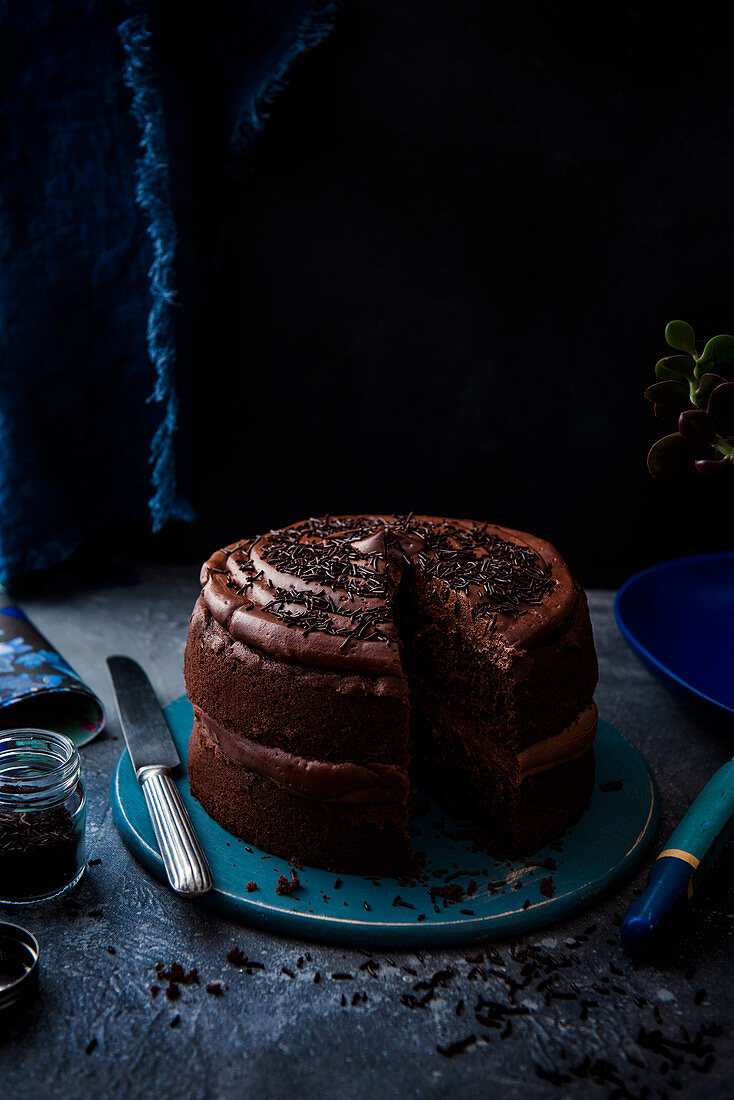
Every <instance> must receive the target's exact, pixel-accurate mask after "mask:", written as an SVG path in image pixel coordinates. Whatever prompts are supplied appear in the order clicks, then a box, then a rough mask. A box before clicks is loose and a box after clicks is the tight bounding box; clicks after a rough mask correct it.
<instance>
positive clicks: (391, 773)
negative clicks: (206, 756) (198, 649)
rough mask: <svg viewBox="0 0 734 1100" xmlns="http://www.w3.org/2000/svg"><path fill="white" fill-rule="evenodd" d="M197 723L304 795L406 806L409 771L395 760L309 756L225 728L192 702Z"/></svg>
mask: <svg viewBox="0 0 734 1100" xmlns="http://www.w3.org/2000/svg"><path fill="white" fill-rule="evenodd" d="M194 726H195V728H198V731H199V735H200V737H201V738H202V740H204V741H208V742H209V743H211V744H212V745H213V746H215V747H216V748H218V749H219V750H220V751H221V752H222V753H223V754H224V756H225V757H227V758H228V759H229V760H230V761H232V762H233V763H236V764H239V765H241V766H242V767H245V768H247V769H248V771H252V772H257V774H258V775H262V776H265V777H266V778H267V779H270V780H272V782H273V783H276V784H277V785H278V786H279V787H282V788H283V789H285V790H287V791H289V792H290V793H291V794H294V795H298V796H299V797H300V798H307V799H311V800H313V801H316V802H335V803H340V804H342V805H356V804H361V803H381V802H392V803H397V804H398V805H405V804H406V803H407V801H408V794H409V791H410V780H409V778H408V773H407V772H406V771H405V770H404V769H403V768H400V767H398V765H396V764H349V763H344V764H335V763H332V762H329V761H322V760H309V759H307V758H306V757H303V756H297V755H295V754H293V753H289V752H284V751H283V750H282V749H276V748H272V747H270V746H268V745H263V744H261V743H260V742H258V741H253V740H251V739H250V738H248V737H246V736H245V735H244V734H241V733H234V732H233V731H232V730H228V729H225V728H224V726H221V725H220V724H219V723H218V722H215V721H214V719H213V718H210V717H209V715H208V714H205V713H204V711H203V710H201V708H200V707H194Z"/></svg>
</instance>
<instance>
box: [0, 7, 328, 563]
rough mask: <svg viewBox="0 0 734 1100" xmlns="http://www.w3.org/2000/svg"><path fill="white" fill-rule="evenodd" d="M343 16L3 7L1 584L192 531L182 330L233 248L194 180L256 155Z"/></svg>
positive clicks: (212, 200)
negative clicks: (122, 541)
mask: <svg viewBox="0 0 734 1100" xmlns="http://www.w3.org/2000/svg"><path fill="white" fill-rule="evenodd" d="M335 7H336V5H335V4H332V3H308V2H305V0H251V2H250V3H247V2H246V0H241V2H239V3H234V2H233V0H216V2H214V3H212V4H208V5H201V6H196V7H194V6H193V5H181V4H176V3H171V2H158V3H155V2H152V0H150V2H147V3H146V2H139V0H132V2H129V3H125V2H123V0H66V2H65V3H64V4H61V5H59V4H54V3H52V2H51V0H39V2H38V3H36V4H34V5H30V6H29V5H27V4H23V3H21V0H5V2H4V3H3V2H0V110H1V111H2V129H1V130H0V134H1V135H2V136H1V137H0V583H3V582H5V583H7V582H9V581H12V580H13V579H15V578H18V577H20V576H22V575H24V574H26V573H28V572H31V571H33V570H36V569H40V568H45V567H48V566H51V565H53V564H54V563H56V562H58V561H60V560H62V559H63V558H64V557H66V556H68V555H69V554H71V553H72V552H74V551H75V550H76V549H77V548H79V547H81V546H83V545H85V544H87V543H89V542H90V540H92V539H93V538H94V537H95V536H96V535H98V534H100V533H103V532H105V531H109V530H111V529H113V528H118V527H121V526H125V525H130V524H138V525H139V524H146V523H147V524H149V525H151V526H152V527H153V529H154V530H160V529H161V528H162V527H163V526H164V525H165V524H166V522H167V521H169V520H171V519H178V520H186V519H189V518H191V516H192V508H191V504H190V502H189V500H188V481H189V470H188V465H189V457H188V452H189V424H188V421H189V409H190V401H191V389H192V374H193V371H194V369H195V364H193V363H192V354H191V346H192V324H193V318H194V317H195V316H196V314H197V310H198V306H199V303H198V298H199V296H201V294H202V293H205V287H204V285H203V280H202V275H201V273H202V271H206V270H207V268H208V267H211V265H216V263H217V249H218V248H220V247H221V241H222V239H225V238H226V227H222V226H219V225H217V223H216V209H217V203H216V194H207V192H206V187H202V186H201V185H200V183H199V185H198V186H194V185H193V184H192V180H193V179H194V177H196V178H197V179H198V180H199V181H201V178H202V177H203V176H206V175H207V173H208V176H209V179H210V180H211V181H212V187H216V184H217V181H221V180H222V179H223V178H225V177H228V176H229V175H231V173H232V164H230V163H229V161H230V160H231V161H232V162H234V161H237V163H238V165H239V166H241V165H242V163H243V162H244V163H247V162H248V161H250V160H251V154H252V143H253V141H254V139H255V137H256V135H257V133H258V132H259V131H260V129H261V128H262V126H263V123H264V121H265V119H266V117H267V108H268V104H269V103H270V102H271V101H272V98H273V97H274V95H275V94H276V93H277V91H278V89H279V88H280V87H281V86H282V84H283V82H284V80H285V78H286V76H287V72H288V69H289V67H290V65H291V63H292V62H293V60H294V58H296V57H297V56H298V55H299V54H301V53H303V52H304V51H306V50H308V49H310V48H312V47H313V46H314V45H316V44H317V43H318V42H320V41H321V40H322V39H323V38H324V37H325V36H326V35H327V34H328V32H329V30H330V28H331V24H332V21H333V17H334V13H335ZM201 71H209V72H210V73H215V74H216V86H214V85H215V82H214V81H211V82H210V84H211V86H206V87H205V86H203V82H202V81H201V79H200V76H199V75H198V74H199V73H200V72H201ZM194 116H195V117H194ZM197 127H198V130H197ZM202 132H204V133H205V134H206V135H208V134H209V133H210V132H211V133H212V134H221V135H222V138H221V140H220V141H218V142H217V141H211V142H209V141H208V138H207V140H204V141H202V140H201V134H202ZM197 133H198V135H199V137H198V138H197ZM202 149H205V150H206V151H207V155H208V156H209V157H210V158H211V160H212V163H211V164H207V165H205V166H204V165H201V164H199V163H196V162H195V158H196V156H197V155H198V154H199V153H200V152H201V150H202ZM204 169H206V171H204ZM223 229H224V230H225V231H224V232H223Z"/></svg>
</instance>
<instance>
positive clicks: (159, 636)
mask: <svg viewBox="0 0 734 1100" xmlns="http://www.w3.org/2000/svg"><path fill="white" fill-rule="evenodd" d="M140 578H141V579H140V583H139V584H137V585H134V586H130V587H121V588H105V589H99V590H96V591H91V592H89V591H87V592H79V593H76V594H72V595H64V596H60V595H54V596H43V597H40V596H39V597H38V598H27V597H26V599H25V600H24V601H23V606H24V607H25V609H26V611H27V612H28V614H29V615H30V617H31V618H32V619H33V620H34V621H35V622H36V624H37V625H38V626H39V628H40V629H41V630H42V631H43V632H44V633H46V634H47V636H48V637H49V638H50V639H51V640H52V641H53V642H54V644H55V645H56V646H57V647H58V648H59V649H60V651H61V652H62V653H63V654H64V655H65V656H66V657H67V658H68V659H69V660H70V661H71V663H72V664H73V665H74V666H75V667H76V668H77V670H78V671H79V672H80V674H81V675H82V676H84V677H86V679H87V680H88V682H89V683H90V684H91V686H92V687H93V688H94V689H95V690H96V691H98V692H99V693H100V695H101V696H102V698H103V699H104V701H105V703H106V705H107V707H108V711H109V714H110V720H109V725H108V728H107V731H106V733H105V734H104V735H103V736H102V737H101V738H100V739H99V740H98V741H96V742H95V743H93V744H91V745H89V746H88V747H87V748H85V749H84V750H83V765H84V778H85V782H86V787H87V793H88V798H89V813H88V834H87V835H88V848H89V856H90V858H92V859H98V860H101V863H100V864H97V865H95V866H93V867H91V868H90V869H89V871H88V873H87V874H86V875H85V877H84V879H83V881H82V883H81V884H80V886H79V887H78V888H77V889H76V891H75V892H74V893H73V894H71V895H70V896H67V897H65V898H62V899H59V900H57V901H55V902H52V903H47V904H45V905H43V906H41V905H38V906H33V907H24V908H22V909H21V908H18V907H10V906H0V918H1V919H6V920H8V919H9V920H17V921H19V922H20V923H22V924H25V925H26V926H27V927H28V928H30V929H31V930H32V931H33V932H34V933H35V934H36V935H37V936H38V938H39V940H40V942H41V947H42V964H41V981H42V993H41V997H40V999H39V1001H38V1002H37V1004H36V1006H35V1007H34V1009H32V1010H31V1012H30V1013H29V1014H28V1015H27V1016H26V1017H25V1018H24V1019H22V1020H19V1021H17V1022H16V1023H15V1024H14V1025H13V1026H11V1027H10V1028H9V1029H6V1030H5V1032H4V1033H3V1035H2V1037H0V1096H2V1097H3V1098H6V1097H7V1098H9V1100H10V1098H12V1100H31V1098H32V1100H35V1098H38V1100H41V1098H45V1097H64V1098H67V1097H69V1098H75V1097H85V1098H89V1100H94V1098H97V1097H100V1098H102V1097H105V1098H110V1097H123V1098H127V1097H130V1098H138V1097H152V1096H158V1095H160V1096H164V1097H167V1098H171V1100H178V1098H181V1100H183V1098H187V1100H188V1098H190V1100H219V1098H222V1100H229V1098H232V1100H234V1098H235V1097H237V1098H239V1097H245V1096H248V1097H249V1096H252V1097H258V1098H259V1097H263V1098H265V1097H278V1096H285V1095H289V1096H292V1095H298V1096H303V1097H312V1096H313V1097H317V1096H320V1095H322V1094H323V1093H328V1094H329V1095H331V1096H338V1097H341V1096H344V1097H373V1096H382V1097H392V1096H401V1097H402V1096H420V1097H423V1096H425V1097H449V1096H454V1095H456V1096H468V1097H474V1096H477V1097H479V1096H492V1097H546V1096H583V1097H587V1096H588V1097H595V1096H618V1097H627V1096H630V1097H646V1096H651V1097H657V1096H675V1095H680V1094H683V1095H686V1096H697V1097H698V1096H700V1097H713V1096H716V1097H727V1096H734V1085H732V1069H733V1068H734V1058H732V1041H731V1038H730V1032H731V1029H732V1024H733V1023H734V1011H733V1009H732V1005H733V1003H734V1000H733V999H732V997H731V993H730V985H731V978H732V973H733V970H734V967H733V966H732V959H731V925H732V914H734V885H733V882H732V880H733V878H734V874H733V872H734V856H733V853H732V849H731V847H730V848H729V849H728V851H727V852H726V853H725V854H724V856H723V857H722V858H721V860H720V862H719V864H718V865H717V868H716V869H715V871H714V872H713V874H712V875H711V876H710V879H709V881H708V884H707V886H706V887H705V888H704V889H703V890H702V892H701V894H700V896H699V899H698V901H697V903H696V905H695V908H694V909H693V910H692V911H691V912H690V913H689V914H688V916H687V917H686V918H685V919H684V921H683V922H682V923H681V924H680V925H679V927H678V929H677V935H676V938H675V940H674V941H673V942H672V943H671V944H670V945H668V946H666V947H665V949H664V950H663V952H662V954H661V955H660V956H659V957H658V958H656V959H655V960H654V961H652V962H645V963H644V964H641V965H640V964H637V965H635V964H633V963H632V962H630V960H628V959H627V958H626V957H625V956H624V955H623V953H622V951H621V949H620V947H619V944H618V939H617V929H616V926H615V920H618V915H619V914H621V913H622V912H623V911H624V909H625V907H626V905H627V904H628V902H629V900H630V898H631V897H632V892H633V889H634V888H635V887H639V885H640V884H641V882H642V881H643V879H644V871H643V872H640V874H639V875H638V876H637V877H636V879H635V881H633V882H631V883H629V884H628V885H627V886H626V887H625V888H624V889H623V890H622V891H621V892H620V894H619V896H617V897H614V898H611V899H608V900H606V901H604V902H602V903H601V904H599V905H597V906H595V907H594V908H592V909H590V910H589V911H588V912H586V913H584V914H582V915H580V916H579V917H578V918H576V919H573V920H570V921H567V922H565V923H563V924H561V925H557V926H555V927H553V928H549V929H547V930H544V931H542V932H539V933H536V934H534V935H531V936H529V937H527V938H526V939H525V940H524V941H522V942H521V943H520V944H518V945H512V944H508V943H506V942H505V943H499V944H497V945H496V948H497V953H496V954H495V955H493V956H492V957H490V958H489V959H487V958H486V957H485V958H482V959H481V960H479V961H478V962H477V961H474V960H473V959H472V958H471V957H472V956H473V955H474V952H473V951H471V950H469V951H467V950H456V951H432V952H426V953H422V954H421V955H416V954H415V953H407V954H402V953H398V952H385V951H382V950H380V951H377V952H375V953H374V959H375V960H376V962H374V963H369V964H368V965H367V966H365V964H367V963H368V955H367V953H362V952H360V951H357V950H354V949H345V948H336V947H329V946H324V945H320V944H312V943H311V944H310V943H305V942H297V941H293V940H289V939H283V938H277V937H274V936H270V935H267V934H265V933H262V932H259V931H254V930H251V929H248V928H246V927H242V926H238V925H236V924H233V923H231V922H229V921H227V920H223V919H219V918H217V917H215V916H213V915H211V914H209V913H207V912H205V911H204V910H202V909H199V908H197V907H196V906H195V905H192V904H190V903H186V902H185V901H182V900H180V899H178V898H177V897H175V896H174V895H173V894H172V893H170V892H169V891H168V890H166V889H165V888H163V887H162V886H161V885H160V884H158V883H157V882H155V881H153V880H152V879H151V878H150V877H149V876H148V875H147V874H146V873H145V872H144V871H142V870H141V868H140V867H139V866H138V865H137V864H136V863H135V861H134V860H133V859H132V858H131V856H130V855H129V854H128V852H127V851H126V849H125V848H124V847H123V845H122V843H121V841H120V839H119V837H118V835H117V832H116V830H115V827H114V825H113V822H112V818H111V814H110V805H109V779H110V774H111V771H112V767H113V765H114V762H115V760H116V758H117V756H118V754H119V752H120V751H121V748H122V741H121V736H120V731H119V728H118V724H117V720H116V717H115V716H114V708H113V706H112V699H111V696H110V687H109V683H108V680H107V674H106V669H105V665H104V658H105V657H106V656H107V655H108V654H110V653H113V652H118V653H128V654H130V655H131V656H134V657H136V658H137V659H138V660H139V661H140V662H141V663H142V664H143V665H144V666H145V668H146V669H147V670H148V672H149V675H150V677H151V679H152V681H153V684H154V685H155V688H156V690H157V691H158V694H159V697H160V699H161V702H162V703H166V702H168V701H170V700H171V699H173V698H175V697H176V696H178V695H179V694H181V692H182V691H183V680H182V675H181V655H182V649H183V644H184V639H185V635H186V627H187V622H188V615H189V611H190V608H191V606H192V604H193V600H194V598H195V595H196V592H197V589H198V584H197V569H196V567H194V566H192V567H191V568H190V569H187V568H183V567H175V568H161V567H156V568H147V567H146V568H143V569H141V572H140ZM612 601H613V597H612V594H611V593H608V592H601V591H600V592H592V593H591V594H590V603H591V609H592V615H593V619H594V626H595V632H596V640H597V646H598V650H599V656H600V663H601V682H600V685H599V691H598V701H599V708H600V711H601V713H602V715H603V716H604V717H605V718H607V719H608V720H610V721H611V722H613V723H614V724H615V725H617V726H618V728H619V729H621V730H622V731H623V732H624V733H625V734H626V735H627V736H628V737H630V738H631V739H632V740H633V741H634V742H635V743H636V744H637V745H638V746H639V747H640V749H641V750H642V751H643V753H644V754H645V755H646V756H647V759H648V760H649V762H650V764H651V766H652V768H653V770H654V772H655V775H656V777H657V780H658V783H659V786H660V789H661V792H662V796H663V824H662V834H666V833H667V832H669V831H670V829H671V827H672V826H673V824H674V823H675V821H676V820H677V819H678V818H679V816H680V815H681V813H682V812H683V811H684V809H685V807H686V805H687V804H688V803H689V801H690V800H691V799H692V798H693V797H694V796H695V795H696V794H697V792H698V791H699V789H700V788H701V786H702V785H703V784H704V782H705V781H706V779H707V778H708V777H709V775H710V774H711V773H712V772H713V771H714V770H715V768H716V767H717V766H718V765H720V764H721V763H723V762H724V760H725V759H727V757H728V756H730V755H731V754H732V751H734V745H733V744H732V742H731V741H729V740H727V739H726V738H725V737H724V736H722V735H720V734H716V733H714V732H712V731H710V730H707V729H705V728H703V727H701V726H699V725H697V724H696V722H695V721H694V720H693V719H691V718H690V717H689V716H688V715H687V714H685V713H684V712H683V711H682V710H680V709H679V708H678V707H677V706H676V704H674V703H673V701H672V700H671V699H670V698H669V697H668V696H667V694H666V693H665V692H664V691H663V690H662V689H661V688H660V687H658V685H657V684H656V683H655V682H654V681H653V680H652V679H651V678H650V677H649V676H648V674H647V673H646V672H645V671H644V670H643V669H642V667H641V666H640V665H639V664H638V663H637V661H636V660H635V658H634V657H633V656H632V654H631V653H630V652H629V651H628V650H627V648H626V646H625V644H624V642H623V641H622V639H621V637H620V636H619V633H618V631H617V629H616V627H615V625H614V621H613V615H612ZM662 834H661V837H660V839H661V840H662V839H664V836H663V835H662ZM234 946H238V947H240V948H241V949H242V950H243V951H244V952H245V953H246V954H247V955H248V956H249V958H250V959H253V960H255V961H258V962H260V963H262V964H263V966H264V969H263V970H256V971H254V972H253V973H252V974H251V975H248V974H246V973H245V972H243V971H241V970H237V969H234V968H233V967H232V966H231V965H229V964H228V963H227V961H226V955H227V952H228V951H230V950H231V948H233V947H234ZM113 951H114V953H113ZM158 960H162V961H164V962H165V963H166V965H168V964H169V963H170V962H171V961H173V960H175V961H178V962H180V963H182V964H183V965H184V966H185V967H187V968H188V967H190V966H196V967H198V970H199V974H200V976H201V984H200V985H199V986H190V987H182V997H181V999H180V1000H178V1001H174V1002H169V1001H168V1000H167V999H166V998H165V996H164V995H163V994H161V995H159V996H158V997H157V998H154V997H153V996H152V995H151V992H150V986H151V984H153V983H154V981H155V972H154V967H155V964H156V962H157V961H158ZM284 967H285V968H286V971H290V972H291V974H292V975H293V977H291V976H289V974H288V973H286V972H285V971H284V970H283V968H284ZM360 967H363V969H360ZM317 972H318V974H319V975H320V980H319V981H318V982H317V981H315V980H314V979H315V975H316V973H317ZM335 972H340V973H344V972H346V973H349V974H351V975H352V976H353V977H352V979H351V980H344V981H335V980H333V979H332V978H331V975H332V974H333V973H335ZM437 974H438V977H436V975H437ZM212 982H222V983H223V984H224V985H225V986H226V987H227V988H226V990H225V992H224V995H223V996H222V997H214V996H211V995H210V994H208V993H207V992H206V989H205V985H206V983H212ZM421 983H428V984H427V985H423V984H421ZM416 986H418V989H417V990H416V989H415V987H416ZM426 992H428V993H430V996H429V999H428V1000H427V1002H426V1003H425V1005H424V1007H417V1008H416V1007H413V1008H411V1007H410V1004H411V1003H415V1001H416V1000H419V999H421V998H423V997H425V994H426ZM362 993H365V994H366V995H367V1000H366V1001H365V1000H363V999H362V997H361V994H362ZM356 994H359V995H360V996H359V998H355V995H356ZM411 997H412V999H411ZM342 998H343V999H344V1001H345V1002H346V1003H345V1004H343V1003H342ZM353 999H356V1000H357V1002H358V1003H356V1004H354V1005H353V1004H352V1000H353ZM487 1002H490V1006H489V1007H487ZM496 1005H500V1006H502V1007H501V1008H499V1009H498V1008H496V1007H493V1006H496ZM507 1006H510V1007H513V1008H514V1009H518V1010H519V1011H518V1012H516V1014H514V1015H508V1014H507V1013H506V1011H505V1008H506V1007H507ZM498 1020H499V1021H500V1023H499V1026H494V1027H493V1026H492V1022H495V1023H497V1021H498ZM508 1021H509V1023H510V1025H511V1027H509V1028H508V1026H507V1023H508ZM470 1036H474V1041H473V1042H470V1043H469V1045H468V1046H467V1048H466V1049H465V1050H464V1051H463V1052H460V1053H456V1054H455V1055H453V1056H451V1057H448V1056H447V1055H446V1054H441V1053H440V1051H439V1050H437V1047H441V1048H442V1049H443V1050H444V1051H446V1050H447V1049H448V1048H449V1045H450V1044H452V1043H454V1042H456V1041H460V1040H464V1039H468V1038H469V1037H470Z"/></svg>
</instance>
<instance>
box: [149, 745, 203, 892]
mask: <svg viewBox="0 0 734 1100" xmlns="http://www.w3.org/2000/svg"><path fill="white" fill-rule="evenodd" d="M138 781H139V782H140V785H141V787H142V788H143V794H144V795H145V801H146V802H147V804H148V812H149V813H150V818H151V821H152V822H153V828H154V829H155V835H156V838H157V840H158V847H159V849H160V853H161V857H162V859H163V864H164V866H165V868H166V874H167V875H168V881H169V882H170V884H171V886H172V887H173V889H174V890H175V891H176V893H177V894H186V895H188V896H190V895H192V894H205V893H206V892H207V890H211V888H212V886H213V885H214V880H213V878H212V872H211V869H210V867H209V864H208V862H207V858H206V856H205V855H204V853H203V851H202V849H201V845H200V844H199V841H198V840H197V837H196V833H195V832H194V829H193V826H192V824H191V822H190V821H189V815H188V814H187V813H186V809H185V807H184V804H183V802H182V801H181V796H180V795H179V793H178V791H177V790H176V785H175V783H174V782H173V780H172V779H171V776H170V775H169V772H168V769H167V768H164V767H157V766H156V767H147V768H141V769H140V772H139V773H138Z"/></svg>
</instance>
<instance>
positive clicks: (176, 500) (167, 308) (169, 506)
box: [118, 15, 194, 532]
mask: <svg viewBox="0 0 734 1100" xmlns="http://www.w3.org/2000/svg"><path fill="white" fill-rule="evenodd" d="M118 33H119V35H120V39H121V41H122V45H123V49H124V51H125V70H124V77H125V83H126V84H127V85H128V87H129V88H130V90H131V92H132V97H133V98H132V113H133V116H134V118H135V120H136V122H137V123H138V126H139V127H140V132H141V137H140V144H141V147H142V156H141V158H140V160H139V161H138V168H137V186H136V192H135V194H136V199H137V202H138V205H139V207H140V209H141V210H142V212H143V214H144V216H145V218H146V221H147V232H148V236H149V237H150V240H151V243H152V245H153V263H152V265H151V268H150V271H149V278H150V292H151V297H152V299H153V303H152V306H151V309H150V312H149V314H148V325H147V341H148V354H149V356H150V361H151V363H152V364H153V369H154V371H155V386H154V389H153V393H152V394H151V396H150V398H149V400H151V401H156V402H159V403H160V404H161V405H162V406H163V419H162V421H161V423H160V424H159V426H158V428H157V429H156V432H155V435H154V436H153V441H152V443H151V453H150V462H151V466H152V474H151V482H152V486H153V496H152V497H151V498H150V500H149V502H148V506H149V508H150V515H151V520H152V526H153V531H154V532H158V531H160V530H161V529H162V528H163V526H164V525H165V524H166V522H167V521H168V520H170V519H177V520H184V521H186V520H192V519H193V518H194V511H193V508H192V507H191V504H190V503H189V502H188V501H187V500H186V499H185V498H184V497H183V496H181V495H180V492H179V486H178V478H177V471H176V451H175V442H176V432H177V431H178V428H179V399H178V394H177V390H176V382H177V379H176V342H175V322H176V318H175V314H176V310H177V309H178V308H179V305H178V302H177V298H176V287H175V259H176V254H177V250H178V247H179V243H180V242H179V234H178V230H177V227H176V222H175V217H174V213H173V205H172V201H171V179H170V158H169V147H168V141H167V136H166V117H165V111H164V107H163V101H162V96H161V93H160V89H159V87H158V84H157V79H156V56H155V46H154V44H153V35H152V32H151V30H150V25H149V22H148V17H147V16H146V15H136V16H132V17H131V18H130V19H127V20H126V21H125V22H124V23H122V24H121V25H120V27H119V28H118Z"/></svg>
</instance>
